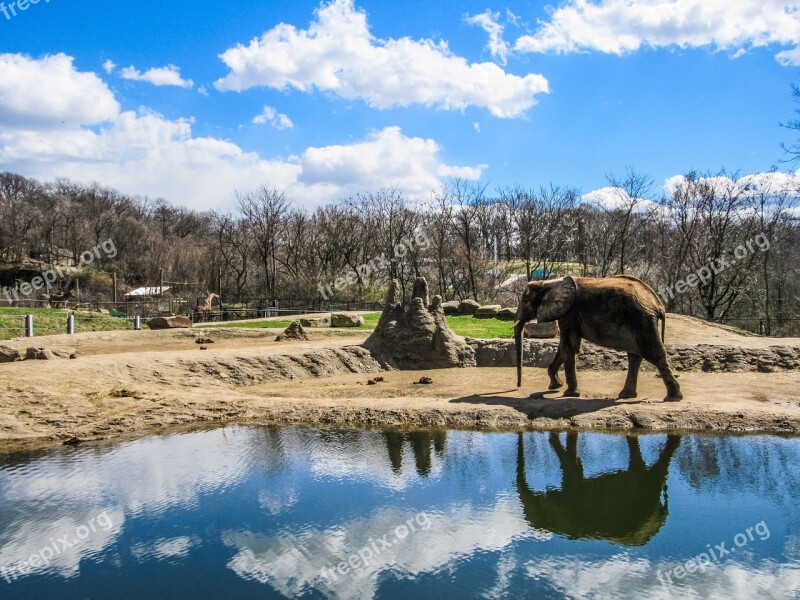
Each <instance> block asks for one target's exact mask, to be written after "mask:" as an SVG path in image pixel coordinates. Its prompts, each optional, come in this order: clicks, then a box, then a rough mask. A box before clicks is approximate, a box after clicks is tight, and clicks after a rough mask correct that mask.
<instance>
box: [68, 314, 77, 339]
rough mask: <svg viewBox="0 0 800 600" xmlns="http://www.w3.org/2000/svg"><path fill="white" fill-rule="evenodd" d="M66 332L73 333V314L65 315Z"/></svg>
mask: <svg viewBox="0 0 800 600" xmlns="http://www.w3.org/2000/svg"><path fill="white" fill-rule="evenodd" d="M67 333H68V334H69V335H74V334H75V315H69V316H67Z"/></svg>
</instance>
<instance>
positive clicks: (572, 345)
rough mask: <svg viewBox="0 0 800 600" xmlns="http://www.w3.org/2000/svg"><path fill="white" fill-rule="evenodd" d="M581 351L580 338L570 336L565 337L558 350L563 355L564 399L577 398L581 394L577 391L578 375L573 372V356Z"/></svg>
mask: <svg viewBox="0 0 800 600" xmlns="http://www.w3.org/2000/svg"><path fill="white" fill-rule="evenodd" d="M580 349H581V338H580V337H577V336H574V335H570V336H567V337H565V343H564V344H563V345H562V346H561V349H560V350H559V351H560V352H561V354H563V360H564V374H565V375H566V376H567V390H566V391H565V392H564V397H566V398H579V397H580V395H581V393H580V391H578V373H577V371H576V370H575V356H576V355H577V353H578V352H579V351H580Z"/></svg>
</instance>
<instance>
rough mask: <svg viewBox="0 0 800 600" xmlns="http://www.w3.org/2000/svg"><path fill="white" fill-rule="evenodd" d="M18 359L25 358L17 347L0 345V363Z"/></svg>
mask: <svg viewBox="0 0 800 600" xmlns="http://www.w3.org/2000/svg"><path fill="white" fill-rule="evenodd" d="M18 360H25V357H24V356H23V355H22V352H20V351H19V349H18V348H12V347H11V346H0V363H10V362H17V361H18Z"/></svg>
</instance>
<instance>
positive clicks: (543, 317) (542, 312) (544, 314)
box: [536, 277, 578, 323]
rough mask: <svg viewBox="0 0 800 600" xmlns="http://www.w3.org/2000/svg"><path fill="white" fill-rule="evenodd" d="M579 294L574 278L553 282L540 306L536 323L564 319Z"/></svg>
mask: <svg viewBox="0 0 800 600" xmlns="http://www.w3.org/2000/svg"><path fill="white" fill-rule="evenodd" d="M577 293H578V285H577V284H576V283H575V280H574V279H573V278H572V277H563V278H562V279H556V280H554V281H552V282H551V284H550V286H549V289H548V290H547V292H545V294H544V296H543V297H542V301H541V304H539V310H538V311H537V312H536V321H537V322H538V323H547V322H549V321H557V320H558V319H560V318H561V317H563V316H564V315H565V314H566V313H567V311H568V310H569V309H570V308H572V303H573V302H574V301H575V295H576V294H577Z"/></svg>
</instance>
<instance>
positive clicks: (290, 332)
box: [275, 321, 308, 342]
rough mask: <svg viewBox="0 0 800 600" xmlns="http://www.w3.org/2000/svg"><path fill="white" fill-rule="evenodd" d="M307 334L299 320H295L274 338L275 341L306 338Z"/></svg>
mask: <svg viewBox="0 0 800 600" xmlns="http://www.w3.org/2000/svg"><path fill="white" fill-rule="evenodd" d="M307 339H308V334H307V333H306V331H305V329H303V325H302V323H300V321H295V322H294V323H292V324H291V325H289V326H288V327H287V328H286V329H285V330H284V332H283V333H282V334H280V335H279V336H278V337H276V338H275V341H276V342H285V341H286V340H307Z"/></svg>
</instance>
